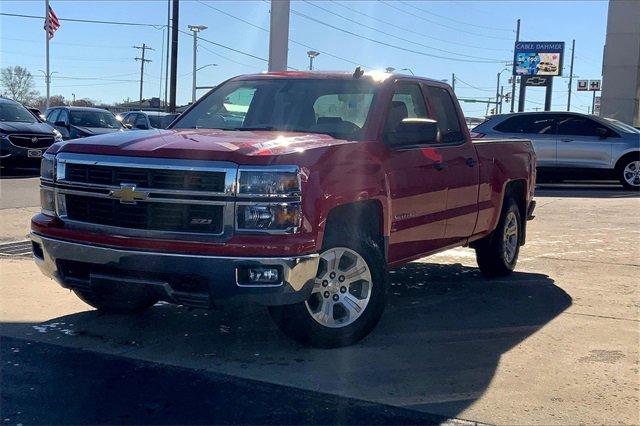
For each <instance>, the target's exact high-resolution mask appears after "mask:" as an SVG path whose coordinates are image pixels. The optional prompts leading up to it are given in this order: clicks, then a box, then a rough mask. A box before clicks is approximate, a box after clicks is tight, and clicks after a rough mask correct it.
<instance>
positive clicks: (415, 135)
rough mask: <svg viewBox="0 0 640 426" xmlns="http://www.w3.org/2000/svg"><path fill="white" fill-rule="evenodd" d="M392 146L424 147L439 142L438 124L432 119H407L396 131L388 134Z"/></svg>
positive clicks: (387, 137)
mask: <svg viewBox="0 0 640 426" xmlns="http://www.w3.org/2000/svg"><path fill="white" fill-rule="evenodd" d="M386 140H387V141H388V142H389V143H390V144H391V145H392V146H403V145H422V144H433V143H437V142H438V122H437V121H436V120H432V119H430V118H405V119H403V120H402V122H401V123H400V124H399V125H398V127H396V129H395V131H392V132H389V133H387V134H386Z"/></svg>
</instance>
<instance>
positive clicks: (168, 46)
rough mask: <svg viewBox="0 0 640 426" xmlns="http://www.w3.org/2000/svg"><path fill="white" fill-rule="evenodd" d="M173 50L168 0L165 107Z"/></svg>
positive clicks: (169, 2)
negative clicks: (171, 52)
mask: <svg viewBox="0 0 640 426" xmlns="http://www.w3.org/2000/svg"><path fill="white" fill-rule="evenodd" d="M170 51H171V0H167V55H166V56H165V57H166V58H167V59H166V63H165V64H164V107H165V108H166V107H167V91H168V90H169V55H170V53H169V52H170Z"/></svg>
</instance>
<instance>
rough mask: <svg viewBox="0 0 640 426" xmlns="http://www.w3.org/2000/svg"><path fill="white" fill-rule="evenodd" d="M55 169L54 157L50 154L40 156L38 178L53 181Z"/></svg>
mask: <svg viewBox="0 0 640 426" xmlns="http://www.w3.org/2000/svg"><path fill="white" fill-rule="evenodd" d="M54 170H55V157H54V156H53V155H50V154H45V155H43V156H42V160H41V161H40V178H41V179H42V180H48V181H53V179H54Z"/></svg>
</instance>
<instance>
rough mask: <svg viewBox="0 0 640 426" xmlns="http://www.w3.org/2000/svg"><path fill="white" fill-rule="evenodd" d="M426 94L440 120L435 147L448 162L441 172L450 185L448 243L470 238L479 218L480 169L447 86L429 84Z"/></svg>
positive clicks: (437, 118)
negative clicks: (445, 87) (437, 141)
mask: <svg viewBox="0 0 640 426" xmlns="http://www.w3.org/2000/svg"><path fill="white" fill-rule="evenodd" d="M425 89H426V95H427V102H428V105H429V110H430V111H431V112H432V117H431V118H433V119H435V120H437V122H438V129H439V131H440V135H439V138H440V140H439V143H438V145H437V146H434V147H433V148H434V149H435V150H436V152H438V154H439V155H440V156H441V158H442V161H443V163H444V164H445V166H446V169H445V172H444V173H441V174H439V175H438V178H439V179H441V180H442V181H443V184H444V185H445V186H446V188H447V201H446V211H445V216H446V225H445V237H444V238H445V241H444V244H445V245H452V244H457V243H459V242H460V241H463V240H465V239H466V238H468V237H469V236H470V235H471V234H472V233H473V229H474V228H475V225H476V219H477V218H478V182H479V179H480V172H479V166H478V157H477V154H476V150H475V148H474V147H473V144H472V143H471V141H470V140H468V138H467V133H466V132H465V131H463V126H464V125H465V123H464V121H462V120H461V117H462V111H461V110H460V108H459V107H458V105H457V104H456V102H455V101H454V99H453V97H452V96H451V94H450V93H449V91H447V90H446V89H444V88H441V87H434V86H427V87H425Z"/></svg>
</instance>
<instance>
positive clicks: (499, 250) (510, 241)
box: [475, 197, 522, 278]
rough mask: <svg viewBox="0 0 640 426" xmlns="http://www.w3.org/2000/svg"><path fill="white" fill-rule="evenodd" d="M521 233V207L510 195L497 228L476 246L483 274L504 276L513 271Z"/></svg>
mask: <svg viewBox="0 0 640 426" xmlns="http://www.w3.org/2000/svg"><path fill="white" fill-rule="evenodd" d="M514 227H515V228H514ZM514 231H515V234H514ZM507 233H508V236H507ZM521 234H522V217H521V215H520V209H519V208H518V205H517V204H516V202H515V200H514V199H513V198H511V197H509V198H507V199H506V200H505V203H504V206H503V208H502V214H501V215H500V220H499V221H498V226H497V227H496V229H495V230H494V231H493V232H492V233H491V235H489V236H487V237H485V238H484V239H482V240H480V241H478V243H477V244H476V246H475V248H476V260H477V262H478V266H479V267H480V272H482V275H484V276H485V277H487V278H493V277H504V276H507V275H509V274H511V273H512V272H513V270H514V269H515V267H516V263H517V262H518V254H519V253H520V235H521Z"/></svg>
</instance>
